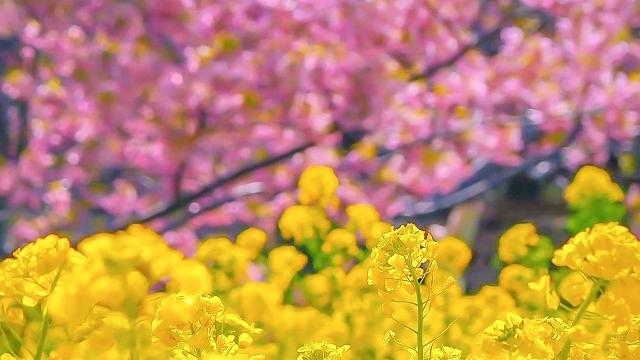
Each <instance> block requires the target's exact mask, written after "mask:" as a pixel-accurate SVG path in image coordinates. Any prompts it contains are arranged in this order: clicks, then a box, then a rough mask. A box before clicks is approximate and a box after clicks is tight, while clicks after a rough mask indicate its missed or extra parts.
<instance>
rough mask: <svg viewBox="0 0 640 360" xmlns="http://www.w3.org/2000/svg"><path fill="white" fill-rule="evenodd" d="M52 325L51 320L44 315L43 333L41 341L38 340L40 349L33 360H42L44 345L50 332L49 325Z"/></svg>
mask: <svg viewBox="0 0 640 360" xmlns="http://www.w3.org/2000/svg"><path fill="white" fill-rule="evenodd" d="M50 324H51V318H50V317H49V316H48V315H47V313H46V312H45V313H44V316H43V317H42V331H41V333H40V339H39V340H38V348H37V350H36V354H35V355H34V356H33V360H40V359H41V358H42V354H43V352H44V343H45V341H46V339H47V333H48V332H49V325H50Z"/></svg>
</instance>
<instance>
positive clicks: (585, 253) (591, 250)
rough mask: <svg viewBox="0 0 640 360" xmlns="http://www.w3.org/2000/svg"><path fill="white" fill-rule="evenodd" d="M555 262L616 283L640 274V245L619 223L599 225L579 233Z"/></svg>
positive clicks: (560, 251) (558, 255)
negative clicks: (621, 278)
mask: <svg viewBox="0 0 640 360" xmlns="http://www.w3.org/2000/svg"><path fill="white" fill-rule="evenodd" d="M552 261H553V263H554V264H555V265H557V266H566V267H568V268H570V269H572V270H577V271H582V272H583V273H584V274H585V275H587V276H591V277H594V278H599V279H604V280H612V279H616V278H620V277H623V276H627V275H629V274H631V273H640V243H639V242H638V239H637V238H636V236H635V235H633V234H632V233H631V232H630V231H629V229H627V228H626V227H624V226H622V225H619V224H618V223H613V222H611V223H604V224H596V225H594V226H593V227H591V228H589V229H586V230H584V231H581V232H579V233H578V234H576V235H575V236H574V237H572V238H571V239H569V241H567V243H566V244H564V245H563V246H562V247H561V248H560V249H558V250H556V251H555V252H554V254H553V259H552Z"/></svg>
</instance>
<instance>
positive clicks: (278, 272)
mask: <svg viewBox="0 0 640 360" xmlns="http://www.w3.org/2000/svg"><path fill="white" fill-rule="evenodd" d="M267 263H268V266H269V272H270V274H269V275H270V276H269V280H270V281H271V282H272V283H273V284H274V285H276V286H278V287H279V288H280V289H286V288H287V287H288V286H289V283H290V282H291V279H293V276H294V275H295V274H296V273H297V272H298V271H300V270H302V268H303V267H304V266H305V265H306V264H307V256H306V255H304V254H302V253H300V252H299V251H298V250H297V249H296V248H295V247H294V246H278V247H277V248H274V249H273V250H271V252H270V253H269V258H268V259H267Z"/></svg>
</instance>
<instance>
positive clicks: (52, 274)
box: [0, 235, 85, 306]
mask: <svg viewBox="0 0 640 360" xmlns="http://www.w3.org/2000/svg"><path fill="white" fill-rule="evenodd" d="M84 260H85V259H84V257H83V256H82V255H81V254H80V253H78V252H77V251H76V250H74V249H72V248H71V247H70V244H69V240H67V239H66V238H61V237H59V236H57V235H48V236H46V237H44V238H40V239H38V240H36V241H35V242H33V243H30V244H27V245H25V246H24V247H23V248H20V249H17V250H16V251H14V253H13V257H12V258H8V259H5V260H4V261H3V262H2V264H1V265H0V281H1V283H0V296H3V297H12V298H14V299H16V300H18V301H20V302H22V303H23V304H24V305H26V306H35V305H36V304H37V303H39V302H40V301H42V300H43V299H44V298H45V297H47V296H48V295H49V294H50V293H51V292H52V291H53V290H54V288H55V286H56V284H57V282H58V280H59V279H60V276H61V275H62V274H63V270H65V269H67V270H68V269H69V267H70V266H73V265H79V264H81V263H82V262H84Z"/></svg>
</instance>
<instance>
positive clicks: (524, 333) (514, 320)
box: [474, 313, 568, 359]
mask: <svg viewBox="0 0 640 360" xmlns="http://www.w3.org/2000/svg"><path fill="white" fill-rule="evenodd" d="M567 330H568V326H567V325H566V324H565V323H564V322H563V321H562V320H561V319H558V318H543V319H535V320H533V319H526V318H524V319H523V318H521V317H520V316H518V315H516V314H513V313H509V314H507V317H506V319H505V320H496V321H495V322H494V323H493V324H492V325H491V326H490V327H488V328H487V329H486V330H484V331H483V332H482V334H481V335H480V341H479V346H478V347H477V348H475V349H474V350H475V351H474V352H476V353H475V354H474V355H476V356H477V355H484V356H488V357H485V358H491V359H554V358H555V356H556V354H557V353H558V352H559V351H560V349H561V347H562V346H563V344H564V341H563V340H564V335H565V334H566V332H567ZM477 358H483V357H480V356H478V357H477Z"/></svg>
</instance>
